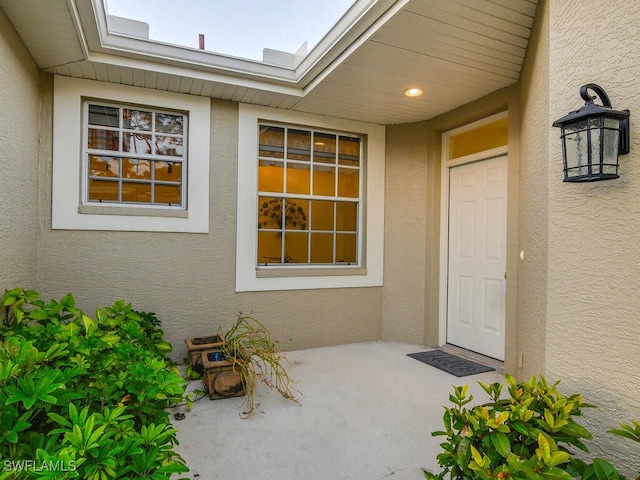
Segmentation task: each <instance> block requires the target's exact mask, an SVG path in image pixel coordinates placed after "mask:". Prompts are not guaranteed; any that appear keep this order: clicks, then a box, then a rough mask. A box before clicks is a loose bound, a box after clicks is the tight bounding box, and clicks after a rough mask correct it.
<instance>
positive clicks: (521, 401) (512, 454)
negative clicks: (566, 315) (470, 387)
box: [425, 375, 591, 480]
mask: <svg viewBox="0 0 640 480" xmlns="http://www.w3.org/2000/svg"><path fill="white" fill-rule="evenodd" d="M505 378H506V381H507V384H508V391H509V398H501V395H502V389H503V384H501V383H494V384H491V385H485V384H482V383H480V385H481V386H482V388H483V389H484V391H485V392H487V394H488V395H489V396H490V398H491V402H489V403H486V404H484V405H479V406H474V407H472V408H468V407H466V405H468V404H469V403H470V402H471V401H472V400H473V396H471V395H468V394H467V386H466V385H465V386H464V387H454V393H453V394H452V395H450V396H449V399H450V400H451V402H452V403H453V407H451V408H449V407H445V413H444V418H443V421H444V427H445V430H444V431H439V432H434V433H433V435H434V436H436V435H442V436H446V437H447V441H446V442H444V443H442V444H441V446H442V448H443V450H444V451H443V453H441V454H439V455H438V463H439V465H440V466H441V467H442V472H441V473H440V474H438V475H436V474H433V473H430V472H426V471H425V478H429V479H443V478H446V476H447V475H449V476H450V477H449V478H452V479H465V480H472V479H498V478H500V479H504V478H531V479H536V478H539V479H543V478H544V479H571V478H572V477H571V475H569V474H568V473H567V472H566V468H567V466H568V465H569V462H570V460H571V453H570V451H569V449H568V448H569V447H571V446H573V447H577V448H579V449H581V450H584V451H587V447H586V446H585V445H584V443H583V442H582V440H583V439H590V438H591V434H590V433H589V431H588V430H587V429H585V428H584V427H582V426H581V425H579V424H578V423H576V422H575V420H574V417H576V416H579V415H581V411H582V409H583V408H584V407H585V406H587V405H585V404H584V403H583V400H582V397H581V396H580V395H571V396H568V397H566V396H564V395H562V394H561V393H560V392H559V391H558V390H557V389H556V387H557V383H556V384H553V385H549V384H548V383H547V382H546V380H545V379H544V378H542V379H540V380H538V379H536V377H533V378H531V380H529V381H528V382H523V383H517V382H516V381H515V379H514V378H513V377H512V376H510V375H506V377H505Z"/></svg>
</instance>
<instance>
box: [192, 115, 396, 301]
mask: <svg viewBox="0 0 640 480" xmlns="http://www.w3.org/2000/svg"><path fill="white" fill-rule="evenodd" d="M238 113H239V115H238V197H237V233H236V291H238V292H249V291H273V290H301V289H323V288H349V287H373V286H381V285H382V284H383V277H384V275H383V270H384V269H383V265H384V198H385V197H384V180H385V162H384V153H385V128H384V126H382V125H374V124H371V123H366V122H357V121H351V120H345V119H339V118H331V117H327V116H321V115H313V114H309V113H302V112H295V111H289V110H282V109H277V108H269V107H262V106H258V105H247V104H242V103H241V104H240V105H239V112H238ZM191 123H192V125H193V121H192V122H191Z"/></svg>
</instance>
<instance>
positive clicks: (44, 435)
mask: <svg viewBox="0 0 640 480" xmlns="http://www.w3.org/2000/svg"><path fill="white" fill-rule="evenodd" d="M3 305H4V307H5V312H4V313H5V315H4V318H3V324H2V326H0V405H1V406H2V408H1V409H0V461H3V462H4V463H3V465H0V480H1V479H4V478H56V479H60V478H82V479H96V480H102V479H116V478H117V479H125V478H131V479H133V478H135V479H139V478H153V479H158V480H161V479H168V478H170V476H171V474H172V473H180V472H186V471H188V469H187V467H186V466H185V464H184V460H183V459H182V458H181V457H180V456H179V455H178V454H177V453H176V452H174V446H175V445H176V444H177V440H176V431H175V430H174V429H173V428H172V426H171V423H170V422H169V414H168V413H167V411H166V408H167V407H168V406H170V405H171V404H175V403H178V402H179V401H180V400H181V399H182V398H183V395H184V381H183V379H182V378H181V377H180V375H179V373H178V371H177V369H176V366H175V365H174V364H173V363H172V362H171V361H170V360H168V359H166V358H165V354H166V353H167V352H169V351H170V350H171V346H170V345H169V344H168V343H167V342H165V341H164V340H163V333H162V330H161V329H160V328H159V321H158V319H157V318H156V317H155V315H154V314H152V313H144V312H136V311H134V310H133V309H132V308H131V306H130V305H128V304H125V302H124V301H118V302H116V303H115V304H114V305H113V306H111V307H108V308H104V309H99V310H97V312H96V316H95V319H93V318H90V317H89V316H87V315H85V314H84V313H83V312H82V311H81V310H80V309H78V308H76V306H75V301H74V298H73V296H72V295H70V294H69V295H66V296H65V297H64V298H62V299H61V300H60V301H59V302H57V301H55V300H52V301H51V302H49V303H45V302H43V301H41V300H39V295H38V294H37V293H36V292H33V291H29V290H23V289H14V290H10V291H7V292H6V293H5V295H4V299H3Z"/></svg>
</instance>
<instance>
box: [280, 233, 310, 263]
mask: <svg viewBox="0 0 640 480" xmlns="http://www.w3.org/2000/svg"><path fill="white" fill-rule="evenodd" d="M284 249H285V256H284V263H309V234H308V233H306V232H305V233H291V232H287V233H286V234H285V239H284Z"/></svg>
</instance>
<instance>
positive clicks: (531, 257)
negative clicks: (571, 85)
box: [516, 1, 562, 379]
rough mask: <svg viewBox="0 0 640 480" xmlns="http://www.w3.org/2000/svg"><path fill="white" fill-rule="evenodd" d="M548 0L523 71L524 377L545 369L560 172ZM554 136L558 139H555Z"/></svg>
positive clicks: (520, 333) (520, 332)
mask: <svg viewBox="0 0 640 480" xmlns="http://www.w3.org/2000/svg"><path fill="white" fill-rule="evenodd" d="M547 10H548V6H547V2H546V1H542V2H540V3H539V5H538V9H537V14H536V18H535V21H534V25H533V31H532V33H531V39H530V41H529V47H528V49H527V55H526V57H525V62H524V66H523V69H522V75H521V77H520V100H521V101H520V106H521V116H520V119H519V121H520V125H519V128H520V138H521V143H520V145H521V148H520V165H519V169H520V180H519V186H520V196H519V211H520V219H521V221H520V222H519V232H518V233H519V239H518V245H519V248H520V250H521V251H522V252H523V254H524V259H523V260H521V261H520V262H519V276H518V306H517V317H518V327H517V336H516V338H517V341H516V342H517V346H516V349H517V352H518V355H521V358H522V367H521V368H518V369H517V370H516V373H517V375H518V377H519V378H520V379H529V378H530V377H531V376H532V375H542V374H544V373H545V350H546V344H545V338H546V328H545V326H546V319H547V288H548V286H547V263H548V252H547V249H548V246H547V245H548V225H547V223H548V222H547V221H548V208H549V199H548V190H549V188H548V175H549V171H551V172H552V175H555V176H556V177H557V176H558V174H560V173H561V171H560V170H561V168H562V166H561V164H559V163H558V162H551V165H550V164H549V163H550V162H549V142H548V137H547V133H548V131H549V122H548V111H549V21H548V13H547ZM554 140H555V139H554Z"/></svg>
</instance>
